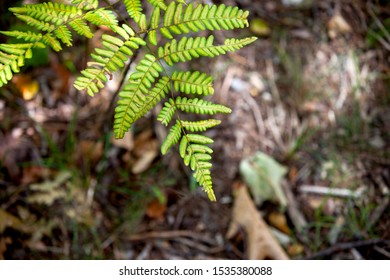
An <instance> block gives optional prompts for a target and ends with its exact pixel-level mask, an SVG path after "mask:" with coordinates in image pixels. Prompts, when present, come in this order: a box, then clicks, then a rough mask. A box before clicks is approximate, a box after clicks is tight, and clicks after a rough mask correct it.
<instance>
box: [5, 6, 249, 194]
mask: <svg viewBox="0 0 390 280" xmlns="http://www.w3.org/2000/svg"><path fill="white" fill-rule="evenodd" d="M144 2H145V3H143V1H141V0H123V4H124V5H125V7H126V10H127V13H128V14H129V16H130V18H131V19H132V20H134V22H135V23H136V25H134V26H137V28H135V29H137V30H133V28H131V27H130V25H127V24H122V25H121V26H119V25H118V18H117V15H116V13H118V11H112V10H110V9H106V8H99V1H97V0H73V1H71V4H59V3H54V2H47V3H42V4H33V5H24V6H22V7H18V8H12V9H11V11H12V12H13V13H14V14H15V16H16V17H18V18H19V19H20V20H22V21H24V22H26V23H27V24H28V25H29V26H31V27H34V28H35V29H36V31H20V30H16V31H4V32H2V34H4V35H6V36H10V37H15V38H18V39H21V40H23V41H24V42H25V43H22V44H2V45H0V86H3V85H4V84H6V83H7V82H8V81H9V80H11V78H12V75H13V73H17V72H19V71H20V68H21V67H22V66H23V65H24V64H25V60H26V59H29V58H31V56H32V49H35V48H45V47H50V48H52V49H53V50H54V51H60V50H61V49H62V47H63V45H65V46H72V42H73V36H74V33H77V34H78V35H79V36H82V37H86V38H92V37H93V35H94V27H93V26H91V25H95V26H105V27H108V28H109V29H110V30H111V31H110V32H107V33H106V34H104V35H103V36H102V38H101V45H102V46H101V47H98V48H95V49H94V51H93V52H92V53H91V61H90V62H89V63H88V65H87V68H86V69H84V70H82V71H81V75H80V76H79V77H78V78H77V79H76V81H75V82H74V86H75V87H76V88H77V89H78V90H85V91H86V92H87V93H88V94H89V95H91V96H93V95H94V94H96V93H98V92H99V90H101V89H102V88H104V86H105V83H106V82H107V81H108V78H109V77H111V76H112V74H113V73H114V72H115V71H121V70H123V69H124V68H125V65H126V64H127V63H128V61H129V59H130V58H132V57H133V56H134V50H136V49H138V48H140V47H144V46H145V48H144V50H145V52H146V53H145V54H143V56H142V57H141V58H140V60H139V62H138V64H137V66H136V67H135V71H134V72H133V73H132V74H131V75H130V77H129V78H128V79H127V80H126V81H125V82H124V85H123V87H122V89H121V90H120V92H119V100H118V103H117V106H116V108H115V116H114V133H115V136H116V138H122V137H123V136H124V135H125V133H126V132H127V131H128V130H129V129H130V127H131V126H132V124H133V123H134V122H135V121H137V120H138V119H139V118H141V117H143V116H144V115H145V114H147V113H148V112H149V111H150V110H151V109H153V108H154V107H155V106H156V104H157V103H158V102H160V101H161V100H163V99H165V98H167V97H168V96H169V99H168V101H167V102H165V103H164V106H163V108H162V110H161V111H160V113H159V115H158V117H157V119H158V120H159V121H160V122H161V123H162V124H164V125H166V126H169V125H170V123H171V121H172V120H173V119H175V120H174V124H173V125H172V126H171V128H170V130H169V133H168V136H167V137H166V139H165V140H164V142H163V144H162V146H161V152H162V154H166V153H167V152H168V151H169V149H170V148H171V147H172V146H173V145H175V144H177V143H180V145H179V146H180V147H179V150H180V155H181V157H182V158H183V161H184V163H185V165H189V166H190V168H191V169H192V170H193V171H194V177H195V179H196V181H197V182H198V183H199V184H200V185H201V186H202V187H203V189H204V191H205V192H206V193H207V195H208V197H209V198H210V200H213V201H214V200H215V199H216V198H215V195H214V192H213V187H212V179H211V168H212V164H211V160H212V158H211V154H212V152H213V151H212V149H211V148H210V147H209V146H208V145H210V144H212V143H213V140H212V139H211V138H209V137H207V136H204V135H202V134H199V133H202V132H206V131H207V130H208V129H210V128H212V127H214V126H216V125H218V124H219V123H220V121H219V120H216V119H208V120H198V121H186V120H184V117H185V116H186V115H187V114H189V113H192V114H195V115H199V114H202V115H204V114H206V115H214V114H218V113H223V114H228V113H230V112H231V110H230V109H229V108H227V107H225V106H223V105H220V104H215V103H213V102H211V101H208V100H206V99H204V98H205V96H207V95H212V94H214V88H213V79H212V77H211V76H209V75H207V74H206V73H203V72H201V71H187V72H184V71H180V70H177V71H174V72H173V74H172V75H168V74H167V73H169V71H166V69H164V67H165V66H164V65H165V64H167V65H168V66H173V65H174V64H176V63H179V62H186V61H190V60H192V59H196V58H201V57H215V56H218V55H223V54H226V53H227V52H232V51H236V50H239V49H241V48H243V47H244V46H246V45H248V44H250V43H252V42H254V41H255V40H256V38H255V37H248V38H243V39H238V38H228V39H226V40H225V41H224V42H223V43H221V44H215V43H214V36H213V35H210V36H207V37H201V36H197V35H196V34H195V33H197V32H200V31H205V30H208V31H219V30H233V29H237V28H245V27H248V20H247V17H248V14H249V13H248V12H247V11H244V10H241V9H239V8H238V7H231V6H226V5H224V4H221V5H202V4H192V3H190V4H188V5H187V4H186V3H185V1H170V2H169V4H167V3H166V2H165V1H163V0H148V1H147V2H149V4H151V6H149V8H151V16H150V18H148V19H147V16H146V14H145V13H144V11H143V7H142V4H145V5H144V7H146V4H147V3H146V1H144ZM114 12H115V13H114ZM160 35H162V36H160ZM145 36H147V40H144V38H145ZM176 36H178V38H175V37H176ZM164 38H165V39H164ZM166 40H168V41H166ZM146 41H148V42H149V43H150V45H154V46H157V48H153V47H151V46H148V44H147V42H146ZM154 49H157V50H156V52H154V51H153V50H154ZM181 94H185V95H186V96H185V97H183V96H181ZM193 95H196V96H197V97H193Z"/></svg>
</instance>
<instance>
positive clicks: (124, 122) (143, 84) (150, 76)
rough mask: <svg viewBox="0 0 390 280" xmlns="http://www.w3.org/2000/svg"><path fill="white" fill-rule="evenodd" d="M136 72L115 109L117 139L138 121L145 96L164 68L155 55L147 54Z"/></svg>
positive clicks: (120, 94) (125, 86)
mask: <svg viewBox="0 0 390 280" xmlns="http://www.w3.org/2000/svg"><path fill="white" fill-rule="evenodd" d="M136 70H137V71H136V72H134V73H133V74H131V75H130V78H129V80H128V82H127V83H126V84H125V85H124V87H123V90H122V91H121V92H120V93H119V96H120V97H121V99H120V100H119V101H118V105H117V107H116V109H115V120H114V132H115V137H116V138H123V136H124V134H125V133H126V132H127V130H129V128H130V126H131V125H132V124H133V123H134V122H135V121H136V120H137V119H138V117H139V115H140V114H139V112H140V111H141V110H142V108H143V104H144V102H145V100H146V97H145V96H146V95H148V94H149V89H150V88H151V87H152V84H153V83H154V82H155V80H156V78H158V77H159V75H160V73H161V72H162V71H163V68H162V67H161V65H160V64H159V62H158V60H157V59H156V58H155V57H154V56H153V55H150V54H146V55H145V57H144V58H143V59H142V60H141V61H140V62H139V64H138V65H137V67H136Z"/></svg>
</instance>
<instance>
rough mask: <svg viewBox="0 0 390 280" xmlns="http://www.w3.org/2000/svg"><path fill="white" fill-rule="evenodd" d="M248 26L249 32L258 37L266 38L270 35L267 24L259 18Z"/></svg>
mask: <svg viewBox="0 0 390 280" xmlns="http://www.w3.org/2000/svg"><path fill="white" fill-rule="evenodd" d="M249 26H250V29H251V31H252V32H253V33H254V34H255V35H258V36H268V35H269V34H270V33H271V29H270V28H269V26H268V24H267V23H266V22H265V21H264V20H262V19H261V18H255V19H253V20H252V21H251V23H250V25H249Z"/></svg>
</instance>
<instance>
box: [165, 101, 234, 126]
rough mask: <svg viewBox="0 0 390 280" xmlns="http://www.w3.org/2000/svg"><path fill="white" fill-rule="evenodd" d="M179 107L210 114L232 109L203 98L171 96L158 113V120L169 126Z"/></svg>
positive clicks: (186, 110)
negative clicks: (174, 97)
mask: <svg viewBox="0 0 390 280" xmlns="http://www.w3.org/2000/svg"><path fill="white" fill-rule="evenodd" d="M177 109H179V110H181V111H183V112H186V113H196V114H209V115H214V114H217V113H222V114H230V113H231V111H232V110H231V109H230V108H228V107H226V106H223V105H220V104H215V103H212V102H210V101H206V100H203V99H199V98H194V99H191V98H187V97H180V96H178V97H177V98H176V99H173V98H170V99H169V101H168V102H165V103H164V107H163V108H162V109H161V111H160V113H159V114H158V117H157V120H158V121H160V122H161V123H162V124H164V125H166V126H167V125H168V124H169V123H170V122H171V120H172V117H173V115H174V113H175V112H176V110H177ZM191 131H192V130H191Z"/></svg>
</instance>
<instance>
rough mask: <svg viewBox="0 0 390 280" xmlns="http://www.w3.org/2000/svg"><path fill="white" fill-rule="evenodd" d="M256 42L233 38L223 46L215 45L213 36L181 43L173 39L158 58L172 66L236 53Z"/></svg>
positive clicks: (162, 49)
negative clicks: (230, 52) (231, 52)
mask: <svg viewBox="0 0 390 280" xmlns="http://www.w3.org/2000/svg"><path fill="white" fill-rule="evenodd" d="M256 40H257V38H256V37H248V38H244V39H235V38H232V39H226V40H225V42H224V44H223V45H213V42H214V36H213V35H210V36H209V37H207V38H206V37H196V38H192V37H190V38H187V37H183V38H181V39H180V41H179V42H177V41H176V40H175V39H173V40H172V41H171V42H168V43H166V44H165V46H164V47H159V48H158V57H159V58H161V59H164V60H165V62H166V63H167V64H168V65H170V66H172V65H173V64H174V63H177V62H179V61H182V62H185V61H188V60H192V59H193V58H198V57H201V56H208V57H215V56H217V55H221V54H226V52H229V51H236V50H239V49H241V48H242V47H244V46H246V45H249V44H251V43H253V42H254V41H256Z"/></svg>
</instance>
